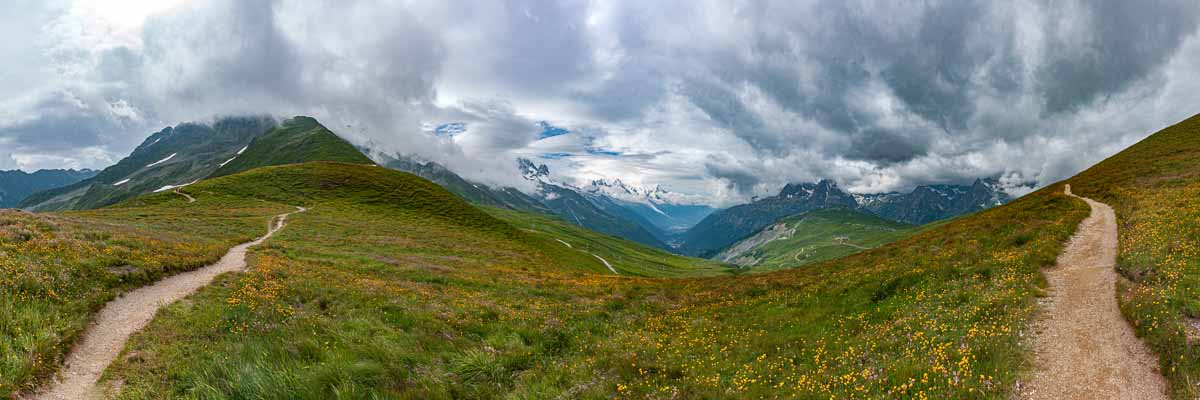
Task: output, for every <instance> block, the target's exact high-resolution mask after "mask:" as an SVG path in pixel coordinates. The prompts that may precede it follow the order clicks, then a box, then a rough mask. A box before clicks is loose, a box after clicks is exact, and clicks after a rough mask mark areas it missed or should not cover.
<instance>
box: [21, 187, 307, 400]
mask: <svg viewBox="0 0 1200 400" xmlns="http://www.w3.org/2000/svg"><path fill="white" fill-rule="evenodd" d="M230 200H231V199H230V198H228V197H225V196H208V197H205V198H204V199H201V200H200V201H197V202H196V203H191V204H187V203H186V202H185V201H184V199H183V197H181V196H179V195H176V194H174V193H160V194H155V195H151V196H146V197H142V198H139V199H138V200H135V201H134V202H131V203H125V204H124V205H123V206H121V207H118V208H107V209H100V210H94V211H86V212H71V213H63V214H30V213H24V212H18V211H0V397H3V398H7V397H8V396H10V395H11V394H12V393H13V392H16V391H25V390H29V389H32V388H34V387H35V386H36V385H37V384H38V383H39V382H43V381H44V380H45V378H47V376H48V375H49V374H50V373H52V372H53V371H54V370H56V369H57V368H58V365H60V364H61V361H62V358H63V356H64V355H65V353H66V351H67V350H68V349H70V346H71V345H72V344H73V343H74V342H75V340H76V339H77V338H78V337H79V335H80V334H81V333H82V331H83V329H84V328H85V327H86V326H87V324H88V321H89V320H90V317H91V315H92V313H94V312H96V311H98V310H99V308H100V307H101V306H102V305H103V304H104V303H105V302H107V301H109V300H111V299H112V298H114V297H115V296H116V295H117V294H118V293H121V292H123V291H127V290H130V289H133V288H136V287H139V286H142V285H145V284H147V283H150V282H153V281H156V280H158V279H161V278H162V277H165V276H167V275H170V274H174V273H177V272H181V271H184V270H189V269H194V268H197V267H199V266H202V265H205V264H208V263H211V262H213V261H216V260H217V259H218V258H219V257H220V256H221V255H222V254H224V253H225V251H226V249H228V248H229V247H231V246H233V245H234V244H236V243H239V242H243V241H247V240H249V239H251V238H253V237H255V236H257V235H261V234H262V233H263V232H264V231H265V230H266V223H267V221H268V219H269V218H270V216H271V215H274V214H277V213H280V212H282V211H283V210H286V209H287V208H286V207H283V206H281V205H278V204H272V203H262V202H253V203H248V202H244V201H242V200H241V199H237V201H230Z"/></svg>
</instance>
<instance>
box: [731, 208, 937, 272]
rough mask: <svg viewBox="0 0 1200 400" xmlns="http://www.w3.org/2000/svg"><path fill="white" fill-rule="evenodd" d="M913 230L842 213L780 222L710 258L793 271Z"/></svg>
mask: <svg viewBox="0 0 1200 400" xmlns="http://www.w3.org/2000/svg"><path fill="white" fill-rule="evenodd" d="M913 228H914V226H912V225H909V224H904V223H899V222H894V221H889V220H886V219H883V218H879V217H876V216H874V215H871V214H865V213H862V212H856V211H853V210H848V209H844V208H834V209H823V210H816V211H810V212H807V213H804V214H800V215H796V216H793V217H788V218H785V219H783V220H781V221H779V222H777V223H775V224H772V225H771V226H768V227H767V228H765V229H763V230H762V231H759V232H758V233H757V234H755V235H752V236H751V237H749V238H746V239H744V240H742V241H740V242H738V243H735V244H734V245H732V246H730V247H729V248H727V249H726V250H725V251H723V252H721V253H720V254H718V255H717V256H716V257H715V258H716V259H718V260H721V261H725V262H732V263H734V264H737V265H741V266H743V267H750V268H753V269H754V270H756V271H769V270H775V269H781V268H795V267H798V266H801V265H805V264H811V263H814V262H819V261H825V260H831V259H834V258H838V257H843V256H846V255H849V254H854V253H857V252H860V251H863V250H866V249H871V248H874V247H878V246H880V245H882V244H885V243H891V242H894V241H896V240H899V239H902V238H904V237H906V236H908V235H909V234H911V233H912V230H913Z"/></svg>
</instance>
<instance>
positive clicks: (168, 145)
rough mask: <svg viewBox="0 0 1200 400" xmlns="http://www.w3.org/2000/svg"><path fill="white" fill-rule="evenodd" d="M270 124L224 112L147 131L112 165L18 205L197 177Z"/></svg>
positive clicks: (109, 195)
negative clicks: (209, 118) (208, 118)
mask: <svg viewBox="0 0 1200 400" xmlns="http://www.w3.org/2000/svg"><path fill="white" fill-rule="evenodd" d="M273 125H275V122H274V120H272V119H271V118H268V117H234V118H224V119H221V120H218V121H216V122H215V123H213V124H212V125H207V124H198V123H185V124H180V125H178V126H175V127H168V128H166V129H163V130H162V131H159V132H157V133H155V134H153V135H150V137H148V138H146V140H145V141H144V142H142V144H141V145H140V146H138V147H137V148H136V149H134V150H133V152H132V153H131V154H130V155H129V156H128V157H125V158H124V159H122V160H121V161H119V162H117V164H116V165H113V166H111V167H108V168H105V169H104V170H103V171H101V172H100V173H99V174H97V175H96V176H94V177H92V178H90V179H86V180H83V181H80V182H78V183H76V184H73V185H70V186H66V187H62V188H58V189H52V190H47V191H43V192H39V193H35V194H33V195H30V196H29V197H28V198H26V199H25V200H24V201H22V202H21V204H20V207H21V208H27V209H32V210H37V211H48V210H70V209H75V210H78V209H91V208H99V207H104V206H108V205H112V204H116V203H118V202H121V201H123V200H127V199H130V198H133V197H135V196H137V195H140V194H144V193H150V192H153V191H156V190H166V189H170V188H171V187H174V186H179V185H186V184H188V183H192V182H196V181H198V180H200V179H203V178H204V177H207V176H208V175H210V174H212V173H213V172H214V171H216V170H217V169H218V168H220V164H221V162H223V161H225V160H226V159H228V158H229V157H232V156H233V155H235V154H236V153H237V152H238V150H239V149H242V148H244V147H245V146H247V145H249V144H250V142H251V140H253V139H254V138H255V137H257V136H259V135H261V134H262V133H263V132H265V131H266V130H267V128H270V127H271V126H273Z"/></svg>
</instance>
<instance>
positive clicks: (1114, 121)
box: [0, 0, 1200, 205]
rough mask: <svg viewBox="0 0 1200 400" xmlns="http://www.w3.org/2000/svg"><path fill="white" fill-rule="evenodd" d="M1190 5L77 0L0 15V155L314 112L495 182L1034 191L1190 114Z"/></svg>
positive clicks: (103, 154)
mask: <svg viewBox="0 0 1200 400" xmlns="http://www.w3.org/2000/svg"><path fill="white" fill-rule="evenodd" d="M1198 17H1200V7H1197V6H1196V4H1195V3H1194V0H1180V1H1170V0H1167V1H1146V2H1130V1H1125V0H1094V1H1071V0H1061V1H1059V0H1056V1H1024V0H1014V1H991V0H986V1H969V0H950V1H934V0H928V1H857V0H831V1H794V0H784V1H770V0H762V1H744V2H743V1H732V0H712V1H696V0H687V1H679V2H675V1H668V0H662V1H559V2H540V1H457V0H454V1H447V0H438V1H354V2H332V1H305V2H300V1H267V0H263V1H240V0H215V1H196V2H193V1H164V0H145V1H104V2H99V1H67V0H49V1H46V0H15V1H14V0H8V1H6V7H4V8H3V9H2V10H0V34H3V36H4V37H5V38H6V40H4V41H3V42H0V57H2V58H0V59H2V60H4V61H3V63H4V66H3V68H0V169H11V168H20V169H25V170H34V169H39V168H60V167H90V168H102V167H105V166H107V165H109V164H111V163H113V162H115V161H116V160H118V159H120V158H121V157H123V156H124V155H126V154H128V153H129V152H130V151H131V150H132V149H133V148H134V147H135V146H137V144H138V143H140V142H141V141H142V140H143V139H144V138H145V137H146V136H147V135H149V134H150V133H151V132H153V131H157V130H159V129H161V128H162V127H164V126H168V125H175V124H177V123H179V122H183V121H209V120H212V119H213V118H214V117H216V116H221V115H236V114H272V115H278V116H286V115H298V114H304V115H312V116H315V117H317V118H318V119H320V120H321V121H322V122H324V123H325V124H326V125H327V126H329V127H330V128H331V129H333V130H334V131H335V132H337V133H339V134H341V135H342V136H344V137H347V138H348V139H350V140H351V141H353V142H355V143H358V144H367V145H370V146H372V147H373V148H376V149H379V150H381V151H385V152H398V153H404V154H410V153H411V154H418V155H420V156H421V157H424V158H427V159H431V160H436V161H440V162H442V163H445V164H447V165H449V166H450V167H451V168H452V169H454V170H456V171H458V172H460V173H461V174H463V175H466V176H468V177H471V178H474V179H478V180H482V181H485V182H489V183H501V184H503V183H506V182H511V180H512V179H514V178H513V177H514V176H516V172H515V163H514V162H513V160H514V159H515V158H516V157H527V158H531V159H534V160H537V161H539V162H544V163H547V164H549V165H550V166H551V169H552V171H553V172H554V174H555V175H557V176H559V177H560V179H563V180H576V181H585V180H588V179H594V178H599V177H609V178H620V179H622V180H623V181H625V182H628V183H635V184H641V185H654V184H661V185H662V186H663V187H665V188H667V189H669V190H673V191H676V192H681V193H686V194H691V195H694V196H698V197H699V198H703V199H705V201H707V202H711V203H713V204H718V205H724V204H730V203H733V202H737V201H742V200H744V199H746V198H748V197H750V196H754V195H762V194H766V193H770V192H774V191H776V190H778V189H779V188H780V187H781V186H782V185H783V184H784V183H786V182H790V181H808V180H814V179H817V178H823V177H827V178H833V179H835V180H837V181H838V182H839V183H841V184H842V185H843V186H845V187H848V188H850V189H851V190H855V191H860V192H879V191H889V190H904V189H908V188H911V187H912V186H913V185H917V184H923V183H969V182H970V181H972V180H974V178H976V177H981V176H1001V177H1002V178H1003V181H1004V182H1007V183H1009V184H1014V185H1015V184H1019V183H1038V184H1046V183H1049V182H1053V181H1055V180H1059V179H1062V178H1065V177H1067V176H1070V175H1072V174H1074V173H1076V172H1078V171H1079V170H1081V169H1083V168H1086V167H1087V166H1088V165H1090V164H1092V163H1094V162H1096V161H1098V160H1100V159H1103V158H1104V157H1106V156H1108V155H1111V154H1112V153H1114V152H1116V151H1118V150H1120V149H1121V148H1123V147H1125V146H1128V145H1129V144H1131V143H1133V142H1135V141H1137V140H1139V139H1141V138H1142V137H1144V136H1145V135H1146V134H1148V133H1150V132H1152V131H1154V130H1157V129H1160V128H1162V127H1165V126H1167V125H1170V124H1172V123H1174V122H1177V121H1179V120H1181V119H1184V118H1187V117H1189V116H1191V115H1193V114H1195V113H1198V112H1200V79H1197V75H1196V73H1197V71H1200V41H1198V39H1197V37H1196V36H1197V35H1196V34H1197V23H1198Z"/></svg>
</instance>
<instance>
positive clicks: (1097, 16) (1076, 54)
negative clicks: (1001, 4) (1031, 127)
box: [1037, 0, 1198, 113]
mask: <svg viewBox="0 0 1200 400" xmlns="http://www.w3.org/2000/svg"><path fill="white" fill-rule="evenodd" d="M1068 12H1073V13H1071V14H1068ZM1197 14H1198V13H1197V4H1196V2H1195V1H1190V0H1159V1H1153V2H1131V1H1121V0H1095V1H1090V2H1088V3H1087V4H1086V6H1082V7H1079V8H1066V9H1053V10H1052V11H1051V12H1050V16H1051V18H1052V19H1054V20H1064V19H1079V20H1081V21H1080V23H1082V24H1084V25H1085V26H1086V27H1085V28H1084V29H1083V31H1082V32H1062V33H1063V36H1064V37H1060V38H1056V40H1052V41H1051V42H1050V46H1049V50H1048V52H1047V55H1048V59H1047V60H1046V63H1045V64H1044V65H1043V66H1041V67H1040V68H1038V71H1037V75H1038V76H1037V89H1038V91H1039V93H1040V94H1041V95H1042V96H1044V98H1045V101H1046V109H1045V111H1046V112H1047V113H1060V112H1064V111H1071V110H1074V109H1076V108H1078V107H1080V106H1082V105H1086V104H1088V103H1090V102H1092V101H1095V100H1096V99H1097V98H1103V97H1105V96H1108V95H1111V94H1113V93H1116V92H1119V91H1121V90H1123V89H1125V88H1126V87H1128V86H1129V85H1130V84H1131V83H1133V82H1135V81H1137V80H1138V79H1141V78H1142V77H1144V76H1145V75H1147V74H1148V73H1149V72H1150V71H1151V70H1153V69H1154V68H1156V67H1158V66H1159V65H1161V64H1162V63H1164V62H1166V61H1167V59H1168V58H1169V57H1170V56H1171V55H1172V54H1173V53H1175V50H1176V49H1177V48H1178V47H1179V45H1180V44H1181V43H1182V42H1183V39H1184V38H1186V37H1187V36H1188V35H1190V34H1192V33H1193V32H1195V30H1196V22H1197V16H1198V15H1197ZM1055 27H1056V28H1058V29H1064V28H1063V27H1062V26H1061V25H1059V26H1055ZM1055 27H1052V29H1054V28H1055Z"/></svg>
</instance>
